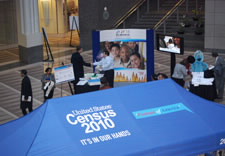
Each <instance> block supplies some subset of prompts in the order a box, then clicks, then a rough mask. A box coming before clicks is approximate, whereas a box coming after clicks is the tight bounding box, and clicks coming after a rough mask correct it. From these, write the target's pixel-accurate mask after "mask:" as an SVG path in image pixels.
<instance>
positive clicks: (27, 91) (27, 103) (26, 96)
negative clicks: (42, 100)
mask: <svg viewBox="0 0 225 156" xmlns="http://www.w3.org/2000/svg"><path fill="white" fill-rule="evenodd" d="M20 74H21V77H22V78H23V80H22V83H21V100H20V108H21V110H22V113H23V115H26V114H27V111H26V109H27V108H28V110H29V112H32V111H33V108H32V107H33V97H32V88H31V83H30V79H29V77H28V76H27V71H26V70H21V71H20Z"/></svg>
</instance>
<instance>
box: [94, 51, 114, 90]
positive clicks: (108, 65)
mask: <svg viewBox="0 0 225 156" xmlns="http://www.w3.org/2000/svg"><path fill="white" fill-rule="evenodd" d="M93 65H95V66H97V67H98V69H100V71H103V72H104V77H106V79H107V81H108V82H109V86H110V87H112V88H113V84H114V60H113V58H112V57H111V56H109V52H108V51H104V54H103V58H102V59H101V61H99V62H95V63H93Z"/></svg>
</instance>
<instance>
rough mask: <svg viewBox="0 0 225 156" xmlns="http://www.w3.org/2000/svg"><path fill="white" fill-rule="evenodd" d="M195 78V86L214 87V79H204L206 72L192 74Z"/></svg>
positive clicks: (193, 79)
mask: <svg viewBox="0 0 225 156" xmlns="http://www.w3.org/2000/svg"><path fill="white" fill-rule="evenodd" d="M192 75H193V78H192V80H191V83H192V84H193V85H194V86H199V85H212V83H213V81H214V78H204V72H192Z"/></svg>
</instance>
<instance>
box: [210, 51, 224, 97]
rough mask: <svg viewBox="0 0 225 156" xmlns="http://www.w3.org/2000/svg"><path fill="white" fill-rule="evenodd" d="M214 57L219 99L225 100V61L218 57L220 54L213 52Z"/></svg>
mask: <svg viewBox="0 0 225 156" xmlns="http://www.w3.org/2000/svg"><path fill="white" fill-rule="evenodd" d="M212 57H215V58H216V61H215V67H214V76H215V82H216V89H217V94H218V95H217V97H218V99H223V92H224V78H225V61H224V59H223V58H222V57H221V56H219V55H218V53H216V52H213V53H212Z"/></svg>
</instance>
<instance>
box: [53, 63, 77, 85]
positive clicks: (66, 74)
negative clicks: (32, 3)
mask: <svg viewBox="0 0 225 156" xmlns="http://www.w3.org/2000/svg"><path fill="white" fill-rule="evenodd" d="M54 71H55V81H56V83H57V84H59V83H63V82H69V81H73V80H74V79H75V77H74V72H73V65H72V64H69V65H64V66H60V67H56V68H54Z"/></svg>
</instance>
